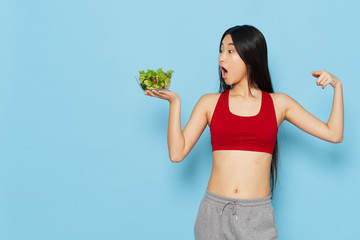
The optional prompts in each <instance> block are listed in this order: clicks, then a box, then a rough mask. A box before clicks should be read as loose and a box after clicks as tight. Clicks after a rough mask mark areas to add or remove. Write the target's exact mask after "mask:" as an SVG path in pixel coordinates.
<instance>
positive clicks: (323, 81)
mask: <svg viewBox="0 0 360 240" xmlns="http://www.w3.org/2000/svg"><path fill="white" fill-rule="evenodd" d="M311 74H312V75H313V76H314V77H316V78H318V79H316V84H317V85H318V86H321V87H322V89H324V88H325V87H326V86H327V85H328V84H331V86H333V87H335V85H336V84H338V83H340V80H339V79H338V78H337V77H335V76H334V75H332V74H330V73H329V72H327V71H325V70H321V71H313V72H311Z"/></svg>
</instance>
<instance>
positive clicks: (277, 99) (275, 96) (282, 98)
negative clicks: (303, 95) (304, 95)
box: [269, 92, 296, 108]
mask: <svg viewBox="0 0 360 240" xmlns="http://www.w3.org/2000/svg"><path fill="white" fill-rule="evenodd" d="M269 94H270V96H271V98H272V100H273V102H274V104H275V105H276V106H278V107H280V108H288V106H289V105H291V104H293V103H296V101H295V100H294V99H293V98H292V97H290V96H289V95H287V94H286V93H283V92H277V93H269Z"/></svg>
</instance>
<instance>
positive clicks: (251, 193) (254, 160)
mask: <svg viewBox="0 0 360 240" xmlns="http://www.w3.org/2000/svg"><path fill="white" fill-rule="evenodd" d="M271 158H272V155H271V154H269V153H264V152H253V151H241V150H217V151H213V168H212V171H211V176H210V180H209V184H208V186H207V189H208V190H209V191H210V192H213V193H215V194H218V195H222V196H225V197H230V198H239V199H250V198H263V197H267V196H269V195H270V179H269V177H270V166H271Z"/></svg>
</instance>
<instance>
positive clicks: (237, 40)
mask: <svg viewBox="0 0 360 240" xmlns="http://www.w3.org/2000/svg"><path fill="white" fill-rule="evenodd" d="M227 34H230V36H231V38H232V40H233V43H234V45H235V49H236V52H237V53H238V54H239V56H240V57H241V59H242V60H243V61H244V63H245V65H246V70H247V76H248V84H249V91H250V87H255V88H259V89H261V90H262V91H266V92H268V93H273V92H274V90H273V87H272V83H271V78H270V72H269V67H268V56H267V46H266V41H265V37H264V35H263V34H262V33H261V32H260V31H259V30H258V29H257V28H255V27H253V26H250V25H242V26H235V27H232V28H229V29H228V30H226V31H225V32H224V34H223V36H222V37H221V41H220V46H219V50H220V48H221V43H222V41H223V39H224V37H225V36H226V35H227ZM219 75H220V88H219V92H223V91H225V90H227V89H231V88H232V87H233V86H232V85H231V86H229V85H227V84H226V83H225V81H224V79H223V77H222V74H221V70H220V66H219ZM250 94H251V92H250ZM277 166H278V141H277V139H276V142H275V148H274V151H273V154H272V161H271V168H270V173H271V175H270V184H271V194H273V191H274V186H275V185H276V181H277Z"/></svg>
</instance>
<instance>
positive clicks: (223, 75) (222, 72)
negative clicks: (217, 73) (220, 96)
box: [220, 67, 228, 79]
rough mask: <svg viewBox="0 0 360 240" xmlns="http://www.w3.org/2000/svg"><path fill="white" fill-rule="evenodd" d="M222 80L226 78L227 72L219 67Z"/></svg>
mask: <svg viewBox="0 0 360 240" xmlns="http://www.w3.org/2000/svg"><path fill="white" fill-rule="evenodd" d="M220 70H221V76H222V78H224V79H225V78H226V76H227V73H228V71H227V70H226V68H224V67H220Z"/></svg>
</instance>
